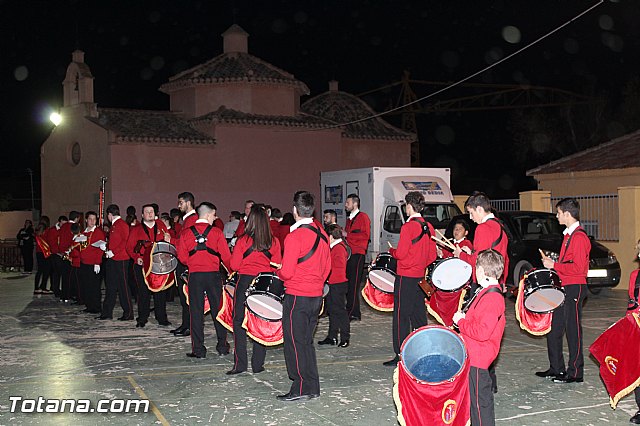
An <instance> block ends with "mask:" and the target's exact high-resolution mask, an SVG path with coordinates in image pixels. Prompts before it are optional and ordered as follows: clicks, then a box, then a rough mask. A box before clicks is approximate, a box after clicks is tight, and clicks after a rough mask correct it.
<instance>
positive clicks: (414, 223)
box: [384, 191, 436, 366]
mask: <svg viewBox="0 0 640 426" xmlns="http://www.w3.org/2000/svg"><path fill="white" fill-rule="evenodd" d="M404 200H405V208H406V211H407V215H409V218H408V219H407V222H406V223H405V224H404V225H402V228H401V229H400V240H399V241H398V248H393V247H392V248H390V249H389V254H390V255H391V256H393V257H394V258H395V259H397V260H398V267H397V275H396V280H395V283H394V288H393V330H392V334H393V351H394V352H395V357H394V358H393V359H391V360H389V361H386V362H384V365H387V366H395V365H397V364H398V361H399V360H400V357H399V354H400V347H401V346H402V342H404V339H406V338H407V336H408V335H409V333H410V332H411V330H415V329H417V328H420V327H422V326H424V325H427V312H426V310H425V307H424V298H425V294H424V292H423V291H422V289H421V288H420V286H419V285H418V282H420V280H421V279H422V278H424V273H425V271H426V269H427V266H429V265H430V264H431V263H432V262H433V261H434V260H435V259H436V246H435V242H434V241H433V239H431V236H432V235H434V234H435V231H434V229H433V226H431V224H430V223H429V222H427V221H425V220H424V219H423V218H422V216H421V215H420V212H421V211H422V208H423V206H424V196H423V195H422V194H421V193H420V192H418V191H411V192H409V193H407V195H405V197H404Z"/></svg>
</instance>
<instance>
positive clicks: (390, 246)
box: [387, 240, 393, 248]
mask: <svg viewBox="0 0 640 426" xmlns="http://www.w3.org/2000/svg"><path fill="white" fill-rule="evenodd" d="M387 245H388V246H389V248H393V246H392V245H391V243H390V242H389V240H387Z"/></svg>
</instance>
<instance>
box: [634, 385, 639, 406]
mask: <svg viewBox="0 0 640 426" xmlns="http://www.w3.org/2000/svg"><path fill="white" fill-rule="evenodd" d="M633 395H634V396H635V397H636V405H637V406H638V410H640V387H637V388H635V389H634V390H633Z"/></svg>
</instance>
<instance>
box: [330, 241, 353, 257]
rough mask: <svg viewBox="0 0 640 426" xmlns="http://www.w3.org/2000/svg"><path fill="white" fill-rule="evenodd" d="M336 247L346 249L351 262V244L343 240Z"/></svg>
mask: <svg viewBox="0 0 640 426" xmlns="http://www.w3.org/2000/svg"><path fill="white" fill-rule="evenodd" d="M336 246H342V247H344V250H345V251H346V252H347V260H349V259H350V258H351V247H349V244H347V243H346V242H345V241H344V240H342V241H340V242H339V243H338V244H336V245H335V246H334V247H336ZM331 250H333V249H331Z"/></svg>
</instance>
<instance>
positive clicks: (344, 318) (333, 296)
mask: <svg viewBox="0 0 640 426" xmlns="http://www.w3.org/2000/svg"><path fill="white" fill-rule="evenodd" d="M348 286H349V283H348V282H343V283H338V284H329V294H328V295H327V299H326V304H327V312H328V313H329V335H328V337H329V338H331V339H337V338H338V332H339V333H340V341H344V340H349V339H350V338H351V325H350V324H349V314H348V313H347V308H346V306H345V302H346V295H347V287H348Z"/></svg>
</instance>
